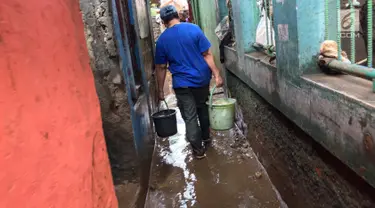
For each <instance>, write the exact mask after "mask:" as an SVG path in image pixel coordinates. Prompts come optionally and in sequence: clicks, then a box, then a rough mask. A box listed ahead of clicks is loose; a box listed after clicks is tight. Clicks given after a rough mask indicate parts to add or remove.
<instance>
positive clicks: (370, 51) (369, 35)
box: [367, 0, 373, 68]
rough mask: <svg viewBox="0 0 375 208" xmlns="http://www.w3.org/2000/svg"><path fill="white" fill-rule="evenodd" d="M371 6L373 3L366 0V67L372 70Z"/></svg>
mask: <svg viewBox="0 0 375 208" xmlns="http://www.w3.org/2000/svg"><path fill="white" fill-rule="evenodd" d="M372 4H373V1H370V0H368V1H367V54H368V57H367V64H368V67H371V68H372V64H373V63H372V56H373V54H372V52H373V51H372V49H373V45H372V43H373V42H372V41H373V40H372V36H373V34H372V33H373V20H372V18H373V16H372V13H373V11H372Z"/></svg>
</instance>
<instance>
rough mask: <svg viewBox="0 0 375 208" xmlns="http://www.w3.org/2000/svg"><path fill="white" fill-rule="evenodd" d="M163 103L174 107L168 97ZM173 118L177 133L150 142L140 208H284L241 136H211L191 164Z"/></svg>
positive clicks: (182, 134) (233, 132)
mask: <svg viewBox="0 0 375 208" xmlns="http://www.w3.org/2000/svg"><path fill="white" fill-rule="evenodd" d="M167 85H168V84H167ZM167 101H168V103H169V106H170V107H171V108H176V100H175V97H174V95H173V94H172V95H170V96H168V98H167ZM177 110H178V109H177ZM177 119H178V122H177V123H178V134H176V135H174V136H172V137H169V138H157V140H156V142H155V145H156V148H155V153H154V158H153V162H152V164H153V165H152V173H151V179H150V191H149V193H148V196H147V200H146V206H145V207H148V208H153V207H158V208H159V207H160V208H162V207H168V208H169V207H216V208H220V207H225V208H226V207H253V208H257V207H265V208H273V207H287V206H286V205H285V204H284V203H283V201H282V199H281V198H280V195H279V194H278V191H277V190H276V189H275V188H274V186H273V185H272V183H271V181H270V179H269V177H268V175H267V173H266V171H265V169H264V168H263V166H262V165H261V163H260V162H259V161H258V159H257V157H256V155H255V154H254V152H253V151H252V149H251V147H250V146H249V143H248V142H247V140H246V138H245V137H244V136H243V135H242V134H241V132H239V131H238V130H237V129H232V130H230V131H226V132H212V136H213V143H212V145H211V146H210V148H209V149H208V151H207V157H206V158H205V159H202V160H195V159H193V157H192V154H191V149H190V146H189V144H188V142H186V140H185V124H184V122H183V120H182V118H181V114H180V113H179V112H178V113H177Z"/></svg>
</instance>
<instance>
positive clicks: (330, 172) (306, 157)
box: [228, 73, 375, 208]
mask: <svg viewBox="0 0 375 208" xmlns="http://www.w3.org/2000/svg"><path fill="white" fill-rule="evenodd" d="M228 85H229V89H230V90H231V93H232V95H233V96H234V97H236V98H237V100H238V101H239V102H240V105H241V106H246V107H243V108H242V111H243V116H242V117H243V118H244V122H245V123H246V124H247V126H248V133H247V138H248V141H249V142H250V145H251V147H252V148H253V150H254V152H255V154H256V155H257V156H258V158H259V160H260V161H261V163H262V164H263V166H264V167H265V169H266V170H267V172H268V174H269V176H270V178H271V181H272V182H273V184H274V185H275V186H276V188H277V189H278V190H279V192H280V194H281V196H282V198H283V199H284V201H285V202H286V203H287V204H288V206H289V207H292V208H293V207H296V208H299V207H304V208H316V207H358V208H360V207H361V208H362V207H363V208H370V207H371V208H372V207H375V189H374V188H373V187H371V186H370V185H368V184H367V183H366V182H365V181H364V180H363V179H361V178H360V177H359V176H357V175H356V174H355V173H354V172H353V171H352V170H350V169H349V168H348V167H347V166H346V165H344V164H343V163H342V162H341V161H340V160H338V159H337V158H336V157H334V156H333V155H331V154H330V153H329V152H328V151H327V150H325V149H324V148H323V147H322V146H320V145H319V144H318V143H317V142H315V141H314V140H313V139H312V138H311V137H309V136H308V135H307V134H306V133H304V132H303V131H302V130H301V129H299V128H298V127H297V126H296V125H295V124H293V123H292V122H291V121H290V120H288V119H287V118H286V117H285V116H284V115H283V114H282V113H281V112H279V111H277V110H276V109H275V108H274V107H272V106H271V105H270V104H268V103H267V102H266V101H265V100H264V99H263V98H261V97H260V96H259V95H258V94H257V93H256V92H255V91H253V90H251V89H250V88H249V87H248V86H247V85H246V84H244V83H243V82H242V81H240V80H239V79H238V78H237V77H235V76H234V75H233V74H231V73H228Z"/></svg>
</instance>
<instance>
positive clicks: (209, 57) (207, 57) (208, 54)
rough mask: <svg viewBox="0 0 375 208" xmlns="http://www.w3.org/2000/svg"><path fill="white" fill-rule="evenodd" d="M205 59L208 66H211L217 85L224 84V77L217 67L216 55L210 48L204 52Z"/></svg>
mask: <svg viewBox="0 0 375 208" xmlns="http://www.w3.org/2000/svg"><path fill="white" fill-rule="evenodd" d="M202 55H203V57H204V60H205V61H206V62H207V64H208V66H209V67H210V69H211V71H212V74H213V75H214V77H215V82H216V87H222V86H223V79H222V78H221V75H220V70H219V69H218V68H217V67H216V64H215V61H214V56H213V55H212V53H211V51H210V49H208V50H207V51H205V52H203V53H202Z"/></svg>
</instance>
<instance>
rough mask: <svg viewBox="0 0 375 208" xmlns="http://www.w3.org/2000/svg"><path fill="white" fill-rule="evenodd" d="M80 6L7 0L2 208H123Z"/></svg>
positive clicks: (0, 16)
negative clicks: (116, 190) (119, 207)
mask: <svg viewBox="0 0 375 208" xmlns="http://www.w3.org/2000/svg"><path fill="white" fill-rule="evenodd" d="M78 2H79V1H78V0H0V168H1V170H0V207H1V208H8V207H9V208H18V207H20V208H28V207H30V208H31V207H35V208H44V207H48V208H49V207H55V208H60V207H61V208H76V207H77V208H85V207H90V208H91V207H98V208H106V207H117V200H116V198H115V194H114V188H113V184H112V176H111V173H110V168H109V161H108V156H107V151H106V147H105V141H104V137H103V132H102V124H101V118H100V111H99V103H98V98H97V95H96V92H95V87H94V80H93V75H92V72H91V69H90V67H89V57H88V53H87V48H86V43H85V39H84V32H83V24H82V19H81V14H80V11H79V3H78Z"/></svg>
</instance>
